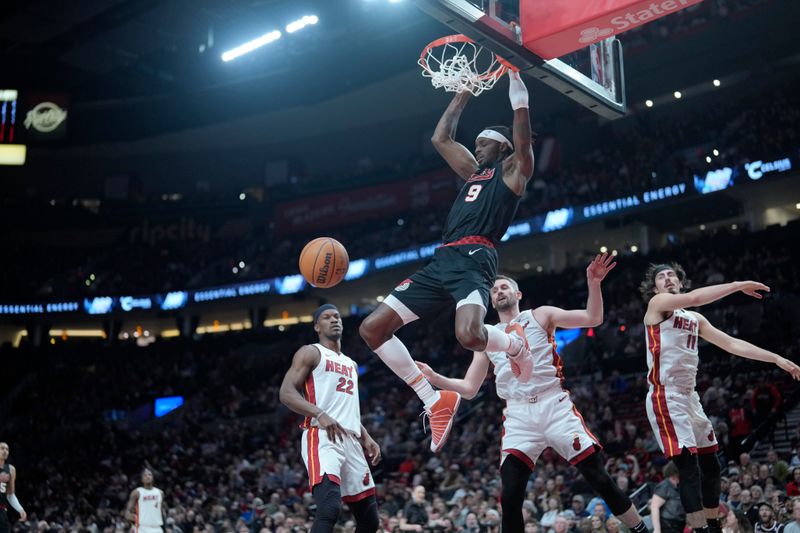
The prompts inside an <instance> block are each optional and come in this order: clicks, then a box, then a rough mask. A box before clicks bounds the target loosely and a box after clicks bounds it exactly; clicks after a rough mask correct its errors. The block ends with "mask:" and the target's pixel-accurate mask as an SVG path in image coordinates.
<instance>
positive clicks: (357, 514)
mask: <svg viewBox="0 0 800 533" xmlns="http://www.w3.org/2000/svg"><path fill="white" fill-rule="evenodd" d="M347 505H348V507H350V510H351V511H353V517H354V518H355V519H356V533H375V532H376V531H378V526H380V520H379V518H378V500H376V499H375V495H374V494H373V495H372V496H369V497H367V498H364V499H363V500H359V501H357V502H352V503H348V504H347Z"/></svg>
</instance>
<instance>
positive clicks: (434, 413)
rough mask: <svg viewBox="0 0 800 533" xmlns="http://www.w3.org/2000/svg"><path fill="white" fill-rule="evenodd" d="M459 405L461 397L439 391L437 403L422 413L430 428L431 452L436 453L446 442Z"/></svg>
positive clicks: (457, 394) (446, 391)
mask: <svg viewBox="0 0 800 533" xmlns="http://www.w3.org/2000/svg"><path fill="white" fill-rule="evenodd" d="M460 404H461V395H460V394H459V393H457V392H453V391H449V390H440V391H439V401H437V402H436V403H435V404H433V406H431V408H430V410H426V411H425V413H423V414H424V415H425V416H427V418H428V420H429V423H430V426H431V451H432V452H438V451H439V450H441V449H442V447H443V446H444V443H445V442H447V437H449V436H450V430H451V429H453V419H454V418H455V416H456V412H457V411H458V406H459V405H460Z"/></svg>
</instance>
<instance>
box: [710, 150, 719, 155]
mask: <svg viewBox="0 0 800 533" xmlns="http://www.w3.org/2000/svg"><path fill="white" fill-rule="evenodd" d="M711 153H712V154H714V157H717V156H718V155H719V150H717V149H716V148H714V149H713V150H712V151H711Z"/></svg>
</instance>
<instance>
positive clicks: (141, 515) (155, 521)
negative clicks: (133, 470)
mask: <svg viewBox="0 0 800 533" xmlns="http://www.w3.org/2000/svg"><path fill="white" fill-rule="evenodd" d="M136 490H137V491H139V501H138V502H136V526H137V527H160V526H161V525H163V523H164V520H163V515H162V514H161V507H162V505H163V502H162V501H161V498H162V494H161V491H160V490H159V489H157V488H155V487H153V488H152V489H146V488H144V487H139V488H138V489H136Z"/></svg>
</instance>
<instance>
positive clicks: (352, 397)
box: [302, 344, 361, 437]
mask: <svg viewBox="0 0 800 533" xmlns="http://www.w3.org/2000/svg"><path fill="white" fill-rule="evenodd" d="M314 347H316V348H317V350H319V353H320V358H319V364H318V365H317V366H316V367H314V369H313V370H312V371H311V372H310V373H309V374H308V378H307V379H306V384H305V388H304V391H303V395H304V396H305V399H306V400H308V401H309V402H311V403H313V404H314V405H317V406H319V407H320V408H321V409H322V410H323V411H325V412H326V413H327V414H328V415H329V416H330V417H331V418H333V419H334V420H336V421H337V422H338V423H339V425H340V426H342V427H343V428H344V429H346V430H347V431H349V432H351V433H352V434H353V435H355V436H356V437H358V436H359V435H361V407H360V405H359V402H358V365H357V364H356V363H355V361H353V360H352V359H350V358H349V357H347V356H346V355H344V354H343V353H336V352H334V351H333V350H329V349H328V348H326V347H324V346H323V345H321V344H314ZM317 425H319V424H317V420H316V419H311V418H306V419H305V421H304V422H303V425H302V427H303V428H310V427H312V426H317Z"/></svg>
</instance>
